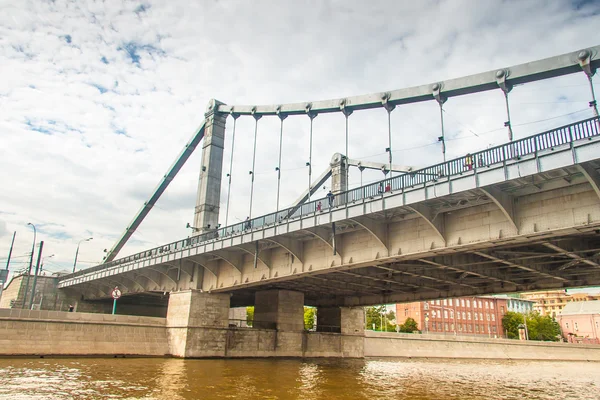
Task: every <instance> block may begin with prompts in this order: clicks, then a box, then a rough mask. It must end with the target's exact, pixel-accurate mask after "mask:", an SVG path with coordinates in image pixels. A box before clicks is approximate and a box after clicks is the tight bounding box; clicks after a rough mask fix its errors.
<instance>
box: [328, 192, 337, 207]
mask: <svg viewBox="0 0 600 400" xmlns="http://www.w3.org/2000/svg"><path fill="white" fill-rule="evenodd" d="M334 199H335V196H334V195H333V193H331V190H330V191H329V193H327V200H329V208H331V207H333V200H334Z"/></svg>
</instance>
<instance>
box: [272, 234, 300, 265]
mask: <svg viewBox="0 0 600 400" xmlns="http://www.w3.org/2000/svg"><path fill="white" fill-rule="evenodd" d="M265 240H267V241H269V242H271V243H275V244H277V245H279V246H281V247H283V248H284V249H285V250H287V251H288V252H290V254H292V255H293V256H294V257H296V259H297V260H298V261H299V262H300V264H304V261H303V260H304V246H303V244H302V242H301V241H299V240H292V239H290V238H287V237H279V238H274V237H272V238H268V239H265Z"/></svg>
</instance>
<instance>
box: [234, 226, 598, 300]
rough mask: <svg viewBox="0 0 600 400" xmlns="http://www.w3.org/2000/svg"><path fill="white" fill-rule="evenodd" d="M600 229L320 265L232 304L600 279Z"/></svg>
mask: <svg viewBox="0 0 600 400" xmlns="http://www.w3.org/2000/svg"><path fill="white" fill-rule="evenodd" d="M598 232H599V230H598V229H595V230H594V229H580V230H577V229H574V230H573V233H571V234H569V235H564V236H547V237H544V236H542V237H538V238H536V239H534V240H533V241H530V242H527V243H523V242H521V241H515V243H512V244H505V245H501V246H495V245H494V243H489V246H485V247H479V246H473V248H472V249H464V250H463V251H460V252H451V253H448V254H438V255H430V256H420V257H415V258H414V259H410V260H403V261H399V262H388V263H382V264H378V265H373V266H366V267H360V268H348V269H345V270H343V269H338V270H336V271H334V272H332V271H318V272H316V273H314V274H312V275H309V276H304V277H298V278H297V279H289V280H282V281H280V282H274V283H271V284H265V285H261V286H255V287H249V288H245V289H241V290H235V291H232V298H231V304H232V306H233V307H235V306H242V305H249V304H253V301H254V296H255V293H256V292H257V291H262V290H268V289H287V290H297V291H302V292H304V296H305V303H306V304H307V305H313V306H332V305H340V306H353V305H368V304H383V303H393V302H408V301H415V300H422V299H435V298H446V297H455V296H456V297H458V296H468V295H481V294H491V293H508V292H520V291H530V290H539V289H551V288H566V287H577V286H589V285H600V235H599V234H598ZM491 247H493V248H491Z"/></svg>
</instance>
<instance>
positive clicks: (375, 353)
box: [0, 309, 600, 362]
mask: <svg viewBox="0 0 600 400" xmlns="http://www.w3.org/2000/svg"><path fill="white" fill-rule="evenodd" d="M182 335H183V336H182ZM182 337H185V338H186V341H188V342H189V346H191V350H192V351H202V352H204V353H201V354H208V355H207V356H206V355H205V356H197V357H198V358H205V357H212V358H271V357H281V358H306V357H315V358H363V357H376V358H383V357H394V358H440V359H495V360H551V361H596V362H600V346H594V345H578V344H572V343H553V342H534V341H527V342H523V341H518V340H507V339H487V338H472V337H460V336H458V337H454V336H447V337H432V336H425V335H416V334H398V333H386V332H373V331H365V332H364V334H362V333H361V334H339V333H325V332H285V331H276V330H274V329H253V328H237V327H222V328H206V327H180V326H176V325H169V324H168V320H167V319H166V318H154V317H138V316H126V315H109V314H93V313H69V312H58V311H30V310H20V309H0V357H14V356H74V357H85V356H109V357H114V356H128V357H136V356H140V357H165V356H167V357H169V356H175V357H177V356H179V357H181V356H180V355H178V354H177V352H176V349H177V348H178V346H180V342H179V341H180V340H182V339H181V338H182ZM192 357H196V356H192Z"/></svg>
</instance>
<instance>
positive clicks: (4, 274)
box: [0, 231, 17, 297]
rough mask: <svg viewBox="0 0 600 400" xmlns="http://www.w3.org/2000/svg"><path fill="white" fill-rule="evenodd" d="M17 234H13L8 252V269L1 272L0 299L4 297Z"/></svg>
mask: <svg viewBox="0 0 600 400" xmlns="http://www.w3.org/2000/svg"><path fill="white" fill-rule="evenodd" d="M16 235H17V232H16V231H15V232H14V233H13V237H12V242H11V244H10V250H9V251H8V260H6V269H5V270H4V271H1V270H0V297H1V296H2V291H3V290H4V284H5V283H6V280H7V279H8V266H9V265H10V257H11V256H12V251H13V246H14V245H15V236H16Z"/></svg>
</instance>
